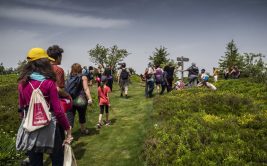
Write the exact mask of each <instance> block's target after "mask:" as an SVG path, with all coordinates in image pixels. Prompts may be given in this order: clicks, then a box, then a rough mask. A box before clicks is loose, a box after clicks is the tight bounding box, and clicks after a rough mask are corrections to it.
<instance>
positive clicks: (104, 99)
mask: <svg viewBox="0 0 267 166" xmlns="http://www.w3.org/2000/svg"><path fill="white" fill-rule="evenodd" d="M97 92H98V99H99V101H98V102H99V103H98V104H99V105H109V99H108V93H109V92H110V88H109V87H108V86H106V85H105V86H104V88H103V89H102V88H101V87H100V86H99V87H98V89H97Z"/></svg>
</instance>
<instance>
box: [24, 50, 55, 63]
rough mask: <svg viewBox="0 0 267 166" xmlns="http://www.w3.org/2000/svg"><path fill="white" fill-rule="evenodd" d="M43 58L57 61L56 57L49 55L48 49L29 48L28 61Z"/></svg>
mask: <svg viewBox="0 0 267 166" xmlns="http://www.w3.org/2000/svg"><path fill="white" fill-rule="evenodd" d="M42 58H47V59H49V60H51V61H55V59H53V58H51V57H49V56H48V55H47V53H46V51H45V50H44V49H42V48H32V49H30V50H29V52H28V54H27V60H28V61H35V60H38V59H42Z"/></svg>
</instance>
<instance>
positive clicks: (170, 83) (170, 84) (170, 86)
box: [167, 77, 173, 92]
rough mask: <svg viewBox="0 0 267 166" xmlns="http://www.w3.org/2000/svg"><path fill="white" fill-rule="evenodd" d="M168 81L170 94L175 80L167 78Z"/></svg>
mask: <svg viewBox="0 0 267 166" xmlns="http://www.w3.org/2000/svg"><path fill="white" fill-rule="evenodd" d="M167 81H168V85H167V92H170V91H171V90H172V81H173V78H172V77H170V78H167Z"/></svg>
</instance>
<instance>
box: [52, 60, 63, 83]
mask: <svg viewBox="0 0 267 166" xmlns="http://www.w3.org/2000/svg"><path fill="white" fill-rule="evenodd" d="M52 69H53V71H54V72H55V73H56V79H57V82H56V83H57V86H58V87H59V88H64V86H65V78H64V77H65V75H64V70H63V69H62V68H61V67H59V66H57V65H52Z"/></svg>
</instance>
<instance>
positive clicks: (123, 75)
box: [120, 69, 129, 80]
mask: <svg viewBox="0 0 267 166" xmlns="http://www.w3.org/2000/svg"><path fill="white" fill-rule="evenodd" d="M120 78H121V79H122V80H127V79H128V78H129V73H128V71H127V70H126V69H121V74H120Z"/></svg>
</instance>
